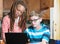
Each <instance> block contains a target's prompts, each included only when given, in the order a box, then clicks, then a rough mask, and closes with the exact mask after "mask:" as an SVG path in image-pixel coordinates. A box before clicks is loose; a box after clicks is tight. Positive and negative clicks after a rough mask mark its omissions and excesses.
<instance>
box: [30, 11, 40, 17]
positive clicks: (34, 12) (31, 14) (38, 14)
mask: <svg viewBox="0 0 60 44" xmlns="http://www.w3.org/2000/svg"><path fill="white" fill-rule="evenodd" d="M32 16H39V17H41V15H40V12H37V11H32V12H31V13H30V17H32Z"/></svg>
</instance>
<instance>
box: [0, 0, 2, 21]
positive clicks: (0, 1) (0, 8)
mask: <svg viewBox="0 0 60 44" xmlns="http://www.w3.org/2000/svg"><path fill="white" fill-rule="evenodd" d="M2 16H3V0H0V20H1V19H2Z"/></svg>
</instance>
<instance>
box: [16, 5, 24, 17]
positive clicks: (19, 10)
mask: <svg viewBox="0 0 60 44" xmlns="http://www.w3.org/2000/svg"><path fill="white" fill-rule="evenodd" d="M24 12H25V7H24V6H23V5H20V4H19V5H17V7H16V8H15V17H18V16H21V15H22V14H23V13H24Z"/></svg>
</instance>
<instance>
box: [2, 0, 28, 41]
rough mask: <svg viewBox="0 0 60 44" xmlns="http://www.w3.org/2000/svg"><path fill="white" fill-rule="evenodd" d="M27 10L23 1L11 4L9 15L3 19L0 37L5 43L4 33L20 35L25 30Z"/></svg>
mask: <svg viewBox="0 0 60 44" xmlns="http://www.w3.org/2000/svg"><path fill="white" fill-rule="evenodd" d="M26 12H27V8H26V5H25V3H24V2H23V1H21V0H20V1H19V0H17V1H15V2H14V3H13V4H12V7H11V10H10V13H9V14H8V15H6V16H5V17H4V18H3V22H2V37H3V40H4V41H5V33H7V32H12V33H15V32H16V33H20V32H22V31H23V30H24V29H25V19H26Z"/></svg>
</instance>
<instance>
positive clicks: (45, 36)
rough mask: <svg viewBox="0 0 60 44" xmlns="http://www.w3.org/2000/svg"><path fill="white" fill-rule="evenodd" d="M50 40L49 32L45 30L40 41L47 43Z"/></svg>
mask: <svg viewBox="0 0 60 44" xmlns="http://www.w3.org/2000/svg"><path fill="white" fill-rule="evenodd" d="M49 39H50V31H49V30H46V32H45V33H44V34H43V38H42V40H45V41H46V42H49Z"/></svg>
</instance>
